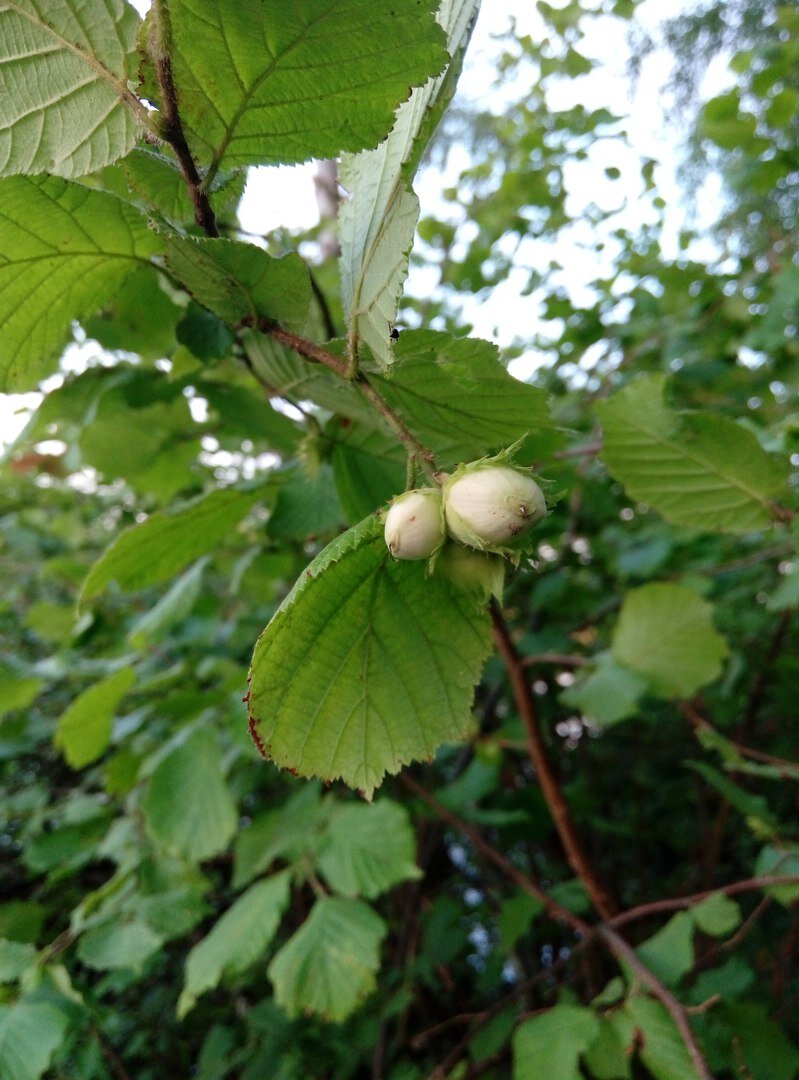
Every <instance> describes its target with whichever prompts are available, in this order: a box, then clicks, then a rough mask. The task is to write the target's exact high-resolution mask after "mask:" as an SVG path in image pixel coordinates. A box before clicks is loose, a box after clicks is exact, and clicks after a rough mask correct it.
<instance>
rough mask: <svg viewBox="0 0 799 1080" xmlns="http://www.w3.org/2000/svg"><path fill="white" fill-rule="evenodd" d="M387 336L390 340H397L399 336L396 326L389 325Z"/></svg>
mask: <svg viewBox="0 0 799 1080" xmlns="http://www.w3.org/2000/svg"><path fill="white" fill-rule="evenodd" d="M388 336H389V337H390V338H391V340H392V341H396V340H397V338H398V337H399V330H398V329H397V328H396V326H392V327H391V330H390V331H389V335H388Z"/></svg>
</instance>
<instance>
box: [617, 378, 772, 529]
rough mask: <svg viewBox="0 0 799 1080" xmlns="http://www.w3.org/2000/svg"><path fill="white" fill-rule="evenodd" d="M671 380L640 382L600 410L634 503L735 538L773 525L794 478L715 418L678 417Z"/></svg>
mask: <svg viewBox="0 0 799 1080" xmlns="http://www.w3.org/2000/svg"><path fill="white" fill-rule="evenodd" d="M665 382H666V380H665V376H661V375H649V376H645V377H643V378H638V379H635V380H634V381H633V382H631V383H629V385H627V386H626V387H625V388H624V389H623V390H620V391H619V392H618V393H617V394H615V395H614V396H613V397H612V398H611V399H610V400H609V401H604V402H598V403H597V405H596V409H597V412H598V415H599V419H600V421H601V423H602V428H603V431H604V449H603V451H602V458H603V460H604V461H605V462H606V464H607V466H608V468H609V469H610V471H611V472H612V473H613V475H614V476H615V477H616V479H617V480H620V481H621V483H622V484H624V486H625V488H626V489H627V492H628V494H629V495H630V496H631V497H632V498H634V499H640V500H641V501H642V502H645V503H648V504H649V505H650V506H651V507H653V509H655V510H657V511H658V513H659V514H662V515H663V517H664V518H666V520H667V521H671V522H673V523H674V524H675V525H689V526H691V527H692V528H695V529H708V530H719V531H726V532H733V533H745V532H751V531H752V530H753V529H763V528H766V526H768V525H770V524H771V522H772V513H771V510H770V508H769V502H770V500H771V499H773V498H774V497H775V496H777V495H778V494H779V493H780V492H781V491H782V489H783V488H784V487H785V483H786V478H787V472H786V468H785V465H784V463H783V462H782V461H780V460H779V459H777V458H775V457H773V456H772V455H770V454H767V453H766V451H765V450H763V448H762V447H761V446H760V444H759V443H758V441H757V439H756V438H755V436H754V435H753V434H752V432H751V431H748V430H747V429H746V428H744V427H741V425H740V424H736V423H735V421H733V420H730V419H729V418H728V417H725V416H721V415H716V414H715V413H709V412H696V413H677V412H674V411H673V410H672V409H670V408H668V406H667V405H666V404H665V403H664V401H663V391H664V387H665Z"/></svg>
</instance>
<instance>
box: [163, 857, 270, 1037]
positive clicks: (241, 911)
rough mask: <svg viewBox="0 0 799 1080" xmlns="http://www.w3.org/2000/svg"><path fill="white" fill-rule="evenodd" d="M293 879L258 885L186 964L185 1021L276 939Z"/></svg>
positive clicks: (180, 1004) (182, 1010)
mask: <svg viewBox="0 0 799 1080" xmlns="http://www.w3.org/2000/svg"><path fill="white" fill-rule="evenodd" d="M290 885H291V875H290V872H289V871H288V870H284V871H282V872H281V873H279V874H274V875H273V876H272V877H268V878H265V879H264V880H263V881H259V882H257V883H256V884H255V885H253V886H251V887H250V888H249V889H248V890H247V891H246V892H245V893H243V894H242V895H241V896H240V897H239V898H238V900H236V902H235V903H234V904H233V905H232V906H231V907H229V908H228V910H227V911H226V912H225V914H224V915H223V916H222V917H221V918H220V919H219V920H218V921H217V922H216V923H214V926H213V928H212V929H211V932H210V933H209V934H208V936H207V937H205V938H203V940H202V941H201V942H200V943H199V945H195V946H194V948H193V949H192V950H191V952H190V953H189V955H188V958H187V960H186V978H185V982H184V986H183V992H182V993H181V995H180V999H179V1000H178V1007H177V1012H178V1018H179V1019H182V1018H183V1017H184V1016H185V1015H186V1013H187V1012H189V1010H190V1009H191V1008H193V1006H194V1003H195V1001H196V1000H197V998H198V997H199V996H200V994H204V993H205V991H206V990H211V989H212V988H213V987H214V986H217V985H218V983H219V981H220V980H221V979H222V978H223V977H224V976H230V975H235V974H237V973H238V972H240V971H245V970H246V969H247V968H248V967H249V966H250V964H254V963H255V961H256V960H258V958H259V957H260V956H261V955H262V954H263V953H264V951H265V950H266V947H267V945H268V944H269V942H270V941H271V940H272V938H273V937H274V936H275V933H276V931H277V928H278V925H279V924H280V919H281V916H282V914H283V912H284V911H285V909H286V906H287V904H288V902H289V890H290Z"/></svg>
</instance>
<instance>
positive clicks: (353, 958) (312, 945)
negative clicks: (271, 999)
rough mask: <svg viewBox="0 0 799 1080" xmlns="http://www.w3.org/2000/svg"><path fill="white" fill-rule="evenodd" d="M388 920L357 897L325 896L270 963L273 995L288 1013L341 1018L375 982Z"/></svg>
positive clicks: (269, 970) (356, 1004)
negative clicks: (350, 898)
mask: <svg viewBox="0 0 799 1080" xmlns="http://www.w3.org/2000/svg"><path fill="white" fill-rule="evenodd" d="M386 929H387V928H386V924H385V923H384V922H383V920H382V919H381V918H380V916H379V915H378V914H377V913H376V912H375V911H373V910H372V908H370V907H369V905H368V904H365V903H363V901H361V900H348V899H345V898H344V897H340V896H327V897H324V898H323V899H321V900H317V901H316V903H315V904H314V906H313V910H312V911H311V914H310V915H309V917H308V918H307V919H306V921H305V922H304V923H303V925H302V926H301V927H300V929H299V930H298V931H297V933H296V934H294V936H293V937H292V938H290V939H289V941H288V942H287V943H286V944H285V945H284V946H283V948H282V949H281V950H280V952H279V953H278V954H277V956H275V958H274V960H273V961H272V963H271V964H270V965H269V969H268V973H269V978H270V979H271V980H272V984H273V985H274V988H275V1001H276V1002H277V1004H278V1005H279V1006H280V1007H281V1008H282V1009H285V1011H286V1012H287V1013H288V1014H289V1016H301V1015H302V1014H303V1013H315V1014H317V1015H318V1016H320V1017H322V1018H323V1019H326V1020H333V1021H339V1022H340V1021H341V1020H344V1019H346V1018H347V1017H348V1016H349V1015H350V1013H352V1012H353V1011H354V1010H355V1008H356V1007H357V1006H358V1004H359V1003H360V1002H361V1001H362V1000H363V998H365V997H366V996H367V994H369V993H371V991H372V990H373V989H374V987H375V976H376V974H377V970H378V968H379V966H380V943H381V942H382V940H383V938H384V937H385V935H386Z"/></svg>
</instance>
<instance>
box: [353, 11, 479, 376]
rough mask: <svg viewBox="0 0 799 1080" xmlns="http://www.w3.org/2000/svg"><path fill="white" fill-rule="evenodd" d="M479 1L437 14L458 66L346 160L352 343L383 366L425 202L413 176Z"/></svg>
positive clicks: (419, 92)
mask: <svg viewBox="0 0 799 1080" xmlns="http://www.w3.org/2000/svg"><path fill="white" fill-rule="evenodd" d="M478 6H479V5H478V3H477V2H476V0H444V2H443V3H442V4H441V7H440V8H439V12H438V20H439V22H440V23H441V26H442V27H443V29H444V31H445V33H446V41H447V51H448V52H449V54H450V56H451V57H456V58H457V60H456V63H455V65H454V69H453V68H447V70H446V71H445V72H444V73H443V74H442V75H440V76H439V77H438V78H437V79H431V80H429V81H428V82H426V83H425V85H424V86H418V87H417V88H416V89H415V90H414V91H413V93H412V94H411V96H410V98H409V99H408V101H406V102H404V104H402V105H401V106H400V108H399V109H398V110H397V118H396V121H395V123H394V127H393V128H392V129H391V132H390V134H389V136H388V138H386V139H384V140H383V141H382V142H381V143H380V145H379V146H378V147H376V148H375V149H374V150H367V151H365V152H362V153H360V154H357V155H351V154H343V155H342V158H341V164H340V166H339V180H340V183H341V184H342V186H343V187H344V188H346V190H347V191H348V192H349V198H348V199H347V200H346V201H345V202H344V203H343V205H342V207H341V210H340V212H339V237H340V241H341V282H342V293H343V298H344V309H345V314H346V316H347V321H348V326H349V342H350V349H351V350H352V351H353V352H354V353H355V354H357V352H358V345H359V342H360V341H361V340H363V341H364V342H365V343H366V344H367V345H368V346H369V348H370V349H371V352H372V357H373V358H374V360H375V362H376V364H377V366H378V368H380V369H385V368H387V367H388V366H389V365H390V364H391V363H392V361H393V356H392V348H391V338H390V336H389V333H390V329H391V325H392V324H393V322H394V320H395V318H396V314H397V304H398V302H399V298H400V295H401V292H402V285H403V283H404V281H405V278H406V276H407V273H408V255H409V252H410V249H411V245H412V244H413V237H414V233H415V231H416V223H417V221H418V220H419V200H418V199H417V197H416V195H415V194H414V193H413V191H411V190H410V181H411V179H412V177H413V173H414V172H415V170H416V166H417V164H418V162H419V158H420V156H421V152H422V150H423V148H424V145H425V144H426V142H427V141H428V140H429V138H430V136H431V135H432V131H433V128H434V127H435V125H436V123H437V122H438V120H439V119H440V117H441V114H442V113H443V111H444V107H445V106H446V104H447V102H448V101H449V99H450V97H451V96H452V92H453V90H454V87H455V80H456V76H457V71H458V70H459V69H460V58H461V55H462V52H463V50H464V49H465V47H466V43H467V41H468V38H469V33H470V30H471V26H472V22H473V19H474V17H475V15H476V12H477V8H478Z"/></svg>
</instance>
